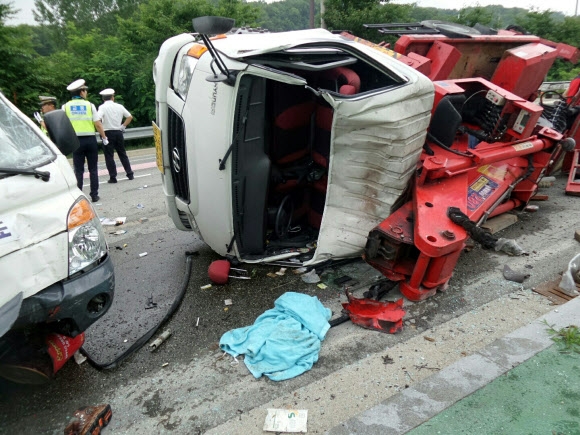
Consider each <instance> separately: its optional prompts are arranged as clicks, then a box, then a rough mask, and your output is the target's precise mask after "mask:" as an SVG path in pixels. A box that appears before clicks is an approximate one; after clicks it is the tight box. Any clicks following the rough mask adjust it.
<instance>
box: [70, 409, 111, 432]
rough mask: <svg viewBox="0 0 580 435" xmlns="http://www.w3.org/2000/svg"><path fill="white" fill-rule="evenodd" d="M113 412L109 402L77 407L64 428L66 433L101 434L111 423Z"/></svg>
mask: <svg viewBox="0 0 580 435" xmlns="http://www.w3.org/2000/svg"><path fill="white" fill-rule="evenodd" d="M112 416H113V412H112V411H111V406H110V405H108V404H105V405H98V406H84V407H82V408H80V409H77V410H76V411H75V413H74V415H73V417H72V418H71V420H70V423H69V424H68V425H67V426H66V428H65V429H64V434H65V435H99V434H100V433H101V430H102V429H103V428H104V427H105V426H106V425H108V424H109V422H110V421H111V417H112Z"/></svg>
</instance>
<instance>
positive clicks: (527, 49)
mask: <svg viewBox="0 0 580 435" xmlns="http://www.w3.org/2000/svg"><path fill="white" fill-rule="evenodd" d="M557 56H558V50H556V49H554V48H551V47H548V46H547V45H544V44H539V43H534V44H526V45H522V46H520V47H517V48H513V49H511V50H507V51H506V52H505V53H504V55H503V57H502V59H501V61H500V63H499V65H498V67H497V69H496V70H495V73H494V74H493V77H492V78H491V81H492V82H493V83H495V84H496V85H498V86H500V87H502V88H503V89H505V90H507V91H510V92H513V93H514V94H516V95H519V96H520V97H522V98H524V99H526V100H528V99H530V98H531V97H532V95H534V94H535V92H536V91H537V90H538V89H539V88H540V85H541V84H542V82H543V81H544V79H545V77H546V74H547V73H548V70H549V69H550V68H551V67H552V64H553V63H554V61H555V60H556V57H557Z"/></svg>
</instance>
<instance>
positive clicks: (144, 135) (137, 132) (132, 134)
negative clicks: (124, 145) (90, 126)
mask: <svg viewBox="0 0 580 435" xmlns="http://www.w3.org/2000/svg"><path fill="white" fill-rule="evenodd" d="M95 136H96V137H97V142H98V143H101V142H102V141H101V136H100V135H99V133H96V134H95ZM123 136H124V138H125V140H132V139H148V138H150V137H153V127H135V128H128V129H127V130H125V134H124V135H123Z"/></svg>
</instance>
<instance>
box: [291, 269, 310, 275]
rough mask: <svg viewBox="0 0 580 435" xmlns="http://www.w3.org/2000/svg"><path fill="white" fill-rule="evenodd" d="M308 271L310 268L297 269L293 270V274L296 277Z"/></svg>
mask: <svg viewBox="0 0 580 435" xmlns="http://www.w3.org/2000/svg"><path fill="white" fill-rule="evenodd" d="M307 270H308V268H306V267H297V268H296V269H292V273H294V274H296V275H301V274H303V273H304V272H306V271H307Z"/></svg>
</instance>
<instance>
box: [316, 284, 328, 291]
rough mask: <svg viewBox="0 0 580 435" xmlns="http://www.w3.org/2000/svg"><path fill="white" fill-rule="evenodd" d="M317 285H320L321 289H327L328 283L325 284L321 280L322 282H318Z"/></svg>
mask: <svg viewBox="0 0 580 435" xmlns="http://www.w3.org/2000/svg"><path fill="white" fill-rule="evenodd" d="M316 287H318V288H319V289H322V290H324V289H326V288H327V287H328V286H327V285H326V284H324V283H323V282H321V283H320V284H317V285H316Z"/></svg>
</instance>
